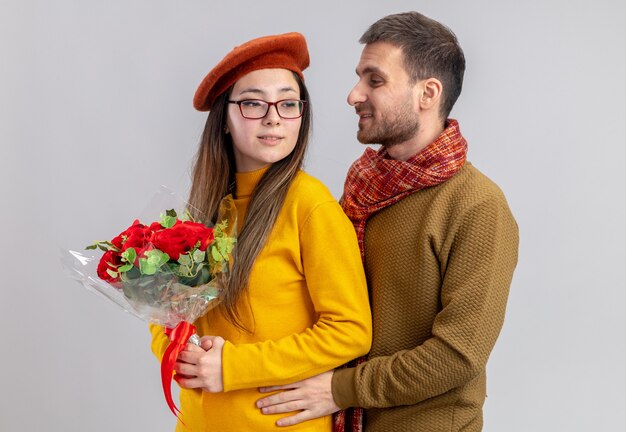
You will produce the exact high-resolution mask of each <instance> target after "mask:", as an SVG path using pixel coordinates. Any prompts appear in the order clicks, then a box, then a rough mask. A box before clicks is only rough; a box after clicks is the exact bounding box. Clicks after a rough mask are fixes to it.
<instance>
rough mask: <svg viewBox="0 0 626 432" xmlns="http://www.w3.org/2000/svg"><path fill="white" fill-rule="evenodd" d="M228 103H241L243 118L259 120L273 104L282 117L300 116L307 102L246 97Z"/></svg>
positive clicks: (295, 117) (292, 117) (294, 117)
mask: <svg viewBox="0 0 626 432" xmlns="http://www.w3.org/2000/svg"><path fill="white" fill-rule="evenodd" d="M228 103H230V104H236V105H239V111H241V115H242V117H243V118H247V119H251V120H257V119H262V118H263V117H265V116H266V115H267V113H268V112H269V110H270V107H271V106H272V105H274V106H275V107H276V112H277V113H278V116H279V117H280V118H283V119H297V118H300V117H302V115H303V114H304V108H305V107H306V103H307V102H306V101H304V100H299V99H283V100H279V101H276V102H267V101H264V100H261V99H244V100H240V101H228Z"/></svg>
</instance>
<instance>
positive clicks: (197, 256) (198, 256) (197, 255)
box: [193, 250, 206, 263]
mask: <svg viewBox="0 0 626 432" xmlns="http://www.w3.org/2000/svg"><path fill="white" fill-rule="evenodd" d="M205 258H206V253H205V252H203V251H201V250H197V251H195V252H194V253H193V260H194V261H195V262H197V263H198V262H201V261H204V259H205Z"/></svg>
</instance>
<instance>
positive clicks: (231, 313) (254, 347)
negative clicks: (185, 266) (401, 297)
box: [152, 33, 371, 432]
mask: <svg viewBox="0 0 626 432" xmlns="http://www.w3.org/2000/svg"><path fill="white" fill-rule="evenodd" d="M308 64H309V55H308V51H307V47H306V41H305V40H304V37H303V36H302V35H300V34H299V33H287V34H284V35H278V36H268V37H263V38H259V39H255V40H252V41H250V42H247V43H245V44H244V45H241V46H239V47H237V48H235V49H234V50H233V51H231V52H230V53H229V54H228V55H227V56H226V57H225V58H224V59H223V60H222V61H221V62H220V63H219V64H218V65H217V66H215V68H214V69H213V70H212V71H211V72H210V73H209V74H208V75H207V76H206V77H205V79H204V80H203V81H202V83H201V84H200V86H199V88H198V90H197V92H196V95H195V98H194V106H195V107H196V109H198V110H201V111H210V112H209V115H208V119H207V122H206V126H205V130H204V134H203V137H202V140H201V143H200V148H199V151H198V154H197V159H196V161H195V167H194V171H193V184H192V188H191V194H190V204H192V206H194V207H195V208H197V209H199V210H200V211H201V213H202V214H206V215H209V219H213V220H214V219H215V217H216V212H217V209H218V205H219V203H220V201H221V199H222V198H224V197H225V196H226V195H228V194H230V193H232V194H233V195H234V198H235V204H236V206H237V213H238V218H239V219H238V239H237V245H236V248H235V254H234V260H233V266H232V269H231V273H230V278H229V280H228V282H227V286H225V287H224V291H223V298H222V301H221V303H220V305H219V306H218V307H216V308H215V309H212V310H210V311H209V312H208V313H207V314H206V315H205V316H203V317H201V318H200V319H198V320H197V321H196V323H195V325H196V327H197V329H198V333H199V334H200V335H204V337H203V338H202V348H200V347H197V346H193V345H188V346H187V348H186V349H185V350H184V351H183V352H181V354H180V356H179V358H178V363H177V366H176V372H177V377H176V380H177V381H178V383H179V384H180V386H181V392H180V408H181V411H182V413H183V416H182V420H183V421H184V423H185V424H186V425H187V427H188V428H189V429H190V430H192V431H194V432H197V431H205V430H206V431H237V432H241V431H264V430H275V429H278V428H277V426H276V425H275V422H276V420H277V419H278V418H280V416H270V415H263V414H262V413H261V412H260V410H258V409H257V408H256V407H255V402H256V401H257V400H258V399H260V398H261V397H262V396H263V395H262V394H260V393H259V391H258V387H261V386H269V385H278V384H286V383H291V382H294V381H297V380H300V379H304V378H307V377H310V376H313V375H315V374H318V373H321V372H323V371H327V370H330V369H333V368H335V367H337V366H340V365H341V364H343V363H346V362H347V361H349V360H351V359H353V358H355V357H358V356H360V355H363V354H365V353H366V352H367V351H368V350H369V347H370V343H371V317H370V310H369V303H368V295H367V288H366V284H365V276H364V273H363V268H362V264H361V258H360V253H359V249H358V245H357V240H356V235H355V232H354V228H353V226H352V224H351V223H350V221H349V220H348V218H347V217H346V216H345V215H344V213H343V211H342V210H341V207H340V206H339V204H338V203H337V202H336V200H335V199H334V198H333V197H332V195H331V194H330V192H329V191H328V190H327V189H326V188H325V187H324V186H323V185H322V184H321V183H320V182H319V181H318V180H316V179H314V178H313V177H311V176H309V175H308V174H306V173H305V172H303V171H302V170H301V167H302V162H303V158H304V154H305V151H306V146H307V141H308V135H309V129H310V124H311V106H310V101H309V96H308V93H307V90H306V87H305V85H304V82H303V76H302V71H303V70H304V69H305V68H306V67H307V66H308ZM152 334H153V344H152V347H153V351H154V353H155V354H156V355H157V357H158V358H159V359H161V358H162V356H163V352H164V350H165V347H166V346H167V343H168V340H167V337H166V336H165V335H164V334H163V331H162V329H161V328H160V327H156V326H153V327H152ZM177 430H179V431H184V430H185V428H184V426H182V425H181V423H180V422H179V423H178V426H177ZM289 430H298V431H330V430H331V419H330V417H325V418H320V419H315V420H312V421H309V422H305V423H303V424H300V425H297V426H294V427H290V428H289Z"/></svg>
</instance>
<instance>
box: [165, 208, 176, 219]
mask: <svg viewBox="0 0 626 432" xmlns="http://www.w3.org/2000/svg"><path fill="white" fill-rule="evenodd" d="M165 214H166V215H167V216H171V217H173V218H176V216H177V215H176V210H174V209H169V210H166V211H165Z"/></svg>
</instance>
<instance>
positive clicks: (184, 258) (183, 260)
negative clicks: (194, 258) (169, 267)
mask: <svg viewBox="0 0 626 432" xmlns="http://www.w3.org/2000/svg"><path fill="white" fill-rule="evenodd" d="M178 262H179V263H180V264H181V265H184V266H189V265H190V264H191V257H189V255H187V254H180V256H179V257H178Z"/></svg>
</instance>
